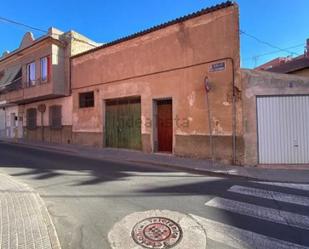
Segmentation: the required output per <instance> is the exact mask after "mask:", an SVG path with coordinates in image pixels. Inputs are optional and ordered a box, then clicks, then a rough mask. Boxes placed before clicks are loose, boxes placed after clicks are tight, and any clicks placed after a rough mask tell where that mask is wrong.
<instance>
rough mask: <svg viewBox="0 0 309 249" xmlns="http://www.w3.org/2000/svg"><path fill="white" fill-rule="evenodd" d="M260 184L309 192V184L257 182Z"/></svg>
mask: <svg viewBox="0 0 309 249" xmlns="http://www.w3.org/2000/svg"><path fill="white" fill-rule="evenodd" d="M256 183H260V184H266V185H271V186H278V187H284V188H292V189H299V190H304V191H309V184H302V183H283V182H256Z"/></svg>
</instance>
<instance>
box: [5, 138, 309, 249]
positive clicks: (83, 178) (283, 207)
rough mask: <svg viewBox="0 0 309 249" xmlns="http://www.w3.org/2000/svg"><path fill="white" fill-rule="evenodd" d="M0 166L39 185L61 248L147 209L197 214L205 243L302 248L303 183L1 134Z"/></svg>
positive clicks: (305, 222) (73, 247)
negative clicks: (39, 145) (215, 172)
mask: <svg viewBox="0 0 309 249" xmlns="http://www.w3.org/2000/svg"><path fill="white" fill-rule="evenodd" d="M0 171H2V172H4V173H7V174H9V175H11V176H14V177H16V178H17V179H19V180H20V181H22V182H24V183H26V184H28V185H30V186H31V187H32V188H34V189H35V190H37V191H38V192H39V193H40V195H41V197H42V198H43V199H44V201H45V203H46V205H47V207H48V210H49V212H50V214H51V216H52V219H53V221H54V224H55V226H56V229H57V232H58V236H59V240H60V243H61V245H62V248H63V249H79V248H85V249H98V248H104V249H105V248H110V246H109V243H108V240H107V234H108V232H109V231H110V229H111V228H112V227H113V225H114V224H115V222H117V221H119V220H121V219H122V218H123V217H125V216H126V215H129V214H131V213H133V212H138V211H146V210H153V209H166V210H172V211H178V212H181V213H188V214H192V215H195V216H196V217H199V219H200V222H201V224H202V225H203V226H204V227H205V229H206V232H207V236H208V240H207V244H208V246H207V248H209V249H225V248H226V249H227V248H263V249H267V248H271V249H274V248H293V249H294V248H299V249H304V248H309V185H305V184H286V183H280V184H274V183H267V184H266V183H261V182H252V181H248V180H246V179H241V178H239V179H238V178H219V177H213V176H205V175H197V174H189V173H184V172H180V171H176V170H170V169H166V168H164V167H162V168H160V167H157V166H156V167H155V166H153V165H142V164H139V165H137V164H128V163H121V162H119V163H116V162H110V161H102V160H91V159H86V158H82V157H78V156H70V155H65V154H61V153H57V152H52V151H43V150H36V149H33V148H27V147H25V146H18V145H13V144H7V143H3V142H0ZM124 249H125V248H124ZM184 249H186V248H184ZM188 249H189V248H188ZM190 249H191V248H190Z"/></svg>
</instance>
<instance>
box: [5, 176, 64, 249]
mask: <svg viewBox="0 0 309 249" xmlns="http://www.w3.org/2000/svg"><path fill="white" fill-rule="evenodd" d="M0 211H1V213H0V248H2V249H21V248H27V249H35V248H44V249H60V244H59V241H58V238H57V234H56V230H55V228H54V226H53V223H52V221H51V219H50V216H49V214H48V211H47V209H46V207H45V204H44V202H43V200H42V199H41V198H40V196H39V194H38V193H36V192H35V191H34V190H32V189H31V188H29V187H28V186H26V185H24V184H21V183H19V182H17V181H15V180H14V179H13V178H12V177H9V176H8V175H6V174H1V173H0Z"/></svg>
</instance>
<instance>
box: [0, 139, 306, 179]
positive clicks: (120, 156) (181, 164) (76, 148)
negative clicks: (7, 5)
mask: <svg viewBox="0 0 309 249" xmlns="http://www.w3.org/2000/svg"><path fill="white" fill-rule="evenodd" d="M0 141H3V142H7V143H14V144H18V145H21V146H27V147H33V148H36V149H41V150H50V151H56V152H59V153H65V154H69V155H76V156H82V157H86V158H92V159H99V160H109V161H118V162H129V163H143V164H152V165H157V166H161V167H162V166H163V167H169V168H173V169H177V170H183V171H189V172H194V173H200V174H211V175H218V176H222V175H225V176H239V177H245V178H250V179H254V180H260V181H278V182H291V183H309V166H308V168H307V169H306V168H304V169H299V168H297V169H295V168H293V167H292V166H291V167H290V168H289V169H287V168H286V169H281V168H278V169H276V168H259V167H252V166H231V165H224V164H220V163H218V162H214V163H213V162H211V161H209V160H199V159H192V158H182V157H176V156H173V155H167V154H149V153H148V154H147V153H143V152H140V151H131V150H123V149H121V150H119V149H110V148H93V147H89V146H83V145H71V144H64V145H62V144H61V145H60V144H49V143H42V142H28V141H25V140H22V139H19V140H18V141H16V140H12V139H11V140H10V139H0Z"/></svg>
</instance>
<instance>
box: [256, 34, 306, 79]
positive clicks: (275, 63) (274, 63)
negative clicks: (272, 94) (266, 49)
mask: <svg viewBox="0 0 309 249" xmlns="http://www.w3.org/2000/svg"><path fill="white" fill-rule="evenodd" d="M255 69H257V70H265V71H269V72H274V73H285V74H296V75H299V76H308V77H309V39H307V43H306V47H305V51H304V54H303V55H300V56H298V57H296V58H291V57H280V58H276V59H273V60H271V61H269V62H266V63H264V64H263V65H260V66H258V67H257V68H255Z"/></svg>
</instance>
